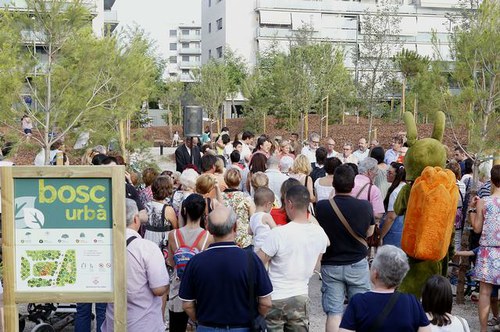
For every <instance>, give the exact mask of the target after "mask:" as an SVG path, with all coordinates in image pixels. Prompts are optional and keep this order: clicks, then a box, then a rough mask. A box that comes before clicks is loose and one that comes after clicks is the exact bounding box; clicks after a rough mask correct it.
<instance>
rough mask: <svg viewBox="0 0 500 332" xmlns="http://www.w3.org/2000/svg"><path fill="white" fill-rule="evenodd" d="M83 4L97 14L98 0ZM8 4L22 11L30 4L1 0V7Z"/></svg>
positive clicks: (20, 1)
mask: <svg viewBox="0 0 500 332" xmlns="http://www.w3.org/2000/svg"><path fill="white" fill-rule="evenodd" d="M81 4H82V5H83V6H84V7H86V8H87V9H88V10H89V12H90V14H91V15H92V16H96V15H97V11H96V0H92V1H89V2H82V3H81ZM6 6H9V7H10V8H11V9H13V10H16V11H21V12H22V11H27V9H28V4H27V3H26V0H0V8H4V7H6ZM47 7H48V6H47Z"/></svg>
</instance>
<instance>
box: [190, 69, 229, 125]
mask: <svg viewBox="0 0 500 332" xmlns="http://www.w3.org/2000/svg"><path fill="white" fill-rule="evenodd" d="M195 77H196V83H194V84H193V85H192V87H191V92H192V93H193V95H194V96H195V98H196V101H197V102H198V103H199V104H200V105H201V106H203V107H204V108H205V110H206V112H207V115H208V117H209V118H211V119H217V131H218V132H220V128H221V121H220V120H221V119H222V111H221V105H222V103H223V102H224V100H226V97H227V95H228V93H229V90H230V79H229V75H228V71H227V68H226V65H225V64H224V62H222V61H217V60H215V59H210V60H209V61H208V62H207V63H206V64H204V65H203V66H201V68H200V70H199V71H198V72H195Z"/></svg>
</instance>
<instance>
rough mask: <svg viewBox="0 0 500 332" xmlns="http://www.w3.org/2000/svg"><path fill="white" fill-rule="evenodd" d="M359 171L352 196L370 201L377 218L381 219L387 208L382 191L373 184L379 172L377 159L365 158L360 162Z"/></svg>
mask: <svg viewBox="0 0 500 332" xmlns="http://www.w3.org/2000/svg"><path fill="white" fill-rule="evenodd" d="M358 172H359V174H358V175H356V177H355V179H354V188H352V191H351V196H352V197H355V198H358V199H364V200H367V201H368V202H370V204H371V205H372V208H373V215H374V216H375V219H377V220H380V218H382V215H383V214H384V212H385V209H384V198H383V197H382V193H381V192H380V189H379V188H378V187H377V186H375V185H374V184H373V179H375V177H376V176H377V173H378V166H377V161H376V160H375V159H374V158H372V157H368V158H365V159H364V160H362V161H361V162H360V163H359V165H358Z"/></svg>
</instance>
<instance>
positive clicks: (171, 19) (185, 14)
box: [113, 0, 202, 58]
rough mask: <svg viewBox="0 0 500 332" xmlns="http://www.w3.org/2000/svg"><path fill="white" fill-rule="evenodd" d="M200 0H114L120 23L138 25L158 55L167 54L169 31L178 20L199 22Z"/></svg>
mask: <svg viewBox="0 0 500 332" xmlns="http://www.w3.org/2000/svg"><path fill="white" fill-rule="evenodd" d="M201 1H202V0H141V1H138V0H116V2H115V4H114V5H113V10H116V11H117V15H118V20H119V21H120V25H119V27H120V26H122V27H123V26H126V25H130V26H131V25H134V24H137V25H139V26H140V27H142V28H143V29H144V31H146V32H147V33H148V34H149V35H150V37H151V38H152V39H153V40H155V41H156V46H157V47H158V52H159V54H160V55H161V56H162V57H164V58H166V57H167V55H168V32H169V30H170V29H175V28H176V27H177V26H178V25H179V23H187V24H192V21H195V22H196V23H197V24H201Z"/></svg>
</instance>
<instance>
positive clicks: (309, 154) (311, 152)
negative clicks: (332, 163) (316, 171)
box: [300, 145, 316, 164]
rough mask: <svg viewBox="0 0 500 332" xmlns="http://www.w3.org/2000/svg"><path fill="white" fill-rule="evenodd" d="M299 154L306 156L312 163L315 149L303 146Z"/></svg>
mask: <svg viewBox="0 0 500 332" xmlns="http://www.w3.org/2000/svg"><path fill="white" fill-rule="evenodd" d="M300 154H303V155H304V156H306V157H307V159H309V163H311V164H313V163H315V162H316V149H314V150H313V149H311V147H310V146H309V145H306V146H304V147H303V148H302V151H300Z"/></svg>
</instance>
